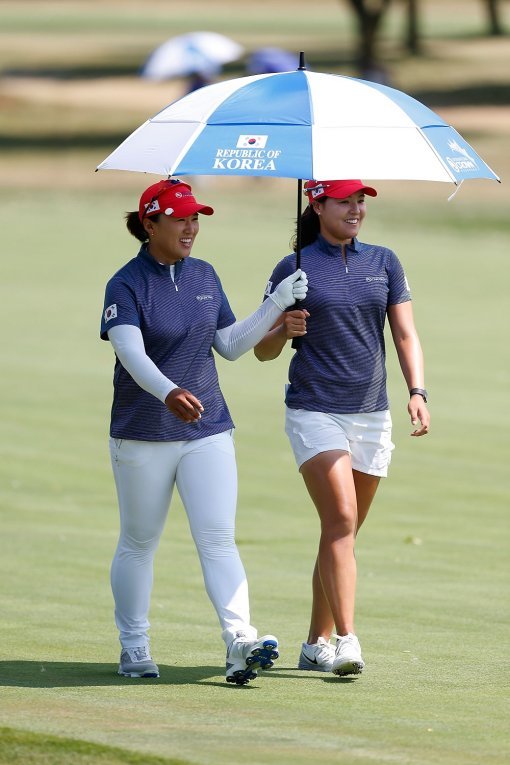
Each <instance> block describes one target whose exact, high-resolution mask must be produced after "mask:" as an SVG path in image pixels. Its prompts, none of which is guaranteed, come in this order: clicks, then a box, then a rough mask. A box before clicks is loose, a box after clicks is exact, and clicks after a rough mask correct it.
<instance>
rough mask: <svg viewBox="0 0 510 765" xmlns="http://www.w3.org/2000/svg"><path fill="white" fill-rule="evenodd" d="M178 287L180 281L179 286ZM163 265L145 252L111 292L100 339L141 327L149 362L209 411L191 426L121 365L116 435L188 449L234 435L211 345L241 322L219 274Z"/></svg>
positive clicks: (197, 265)
mask: <svg viewBox="0 0 510 765" xmlns="http://www.w3.org/2000/svg"><path fill="white" fill-rule="evenodd" d="M174 280H175V281H174ZM174 280H173V279H172V276H171V272H170V266H165V265H161V264H160V263H158V262H157V261H156V260H154V258H153V257H152V256H151V255H150V254H149V252H148V251H147V247H146V245H143V246H142V248H141V249H140V252H139V253H138V255H137V257H136V258H133V260H130V261H129V262H128V263H126V265H125V266H123V268H121V269H120V270H119V271H117V273H116V274H115V275H114V276H113V277H112V278H111V279H110V281H109V282H108V284H107V285H106V294H105V302H104V308H103V316H102V320H101V338H102V339H103V340H108V334H107V333H108V330H109V329H110V328H111V327H115V326H117V325H119V324H132V325H134V326H135V327H139V328H140V330H141V332H142V335H143V340H144V343H145V350H146V353H147V355H148V356H149V357H150V358H151V359H152V361H153V362H154V363H155V364H156V366H157V367H158V369H159V370H160V371H161V372H162V373H163V374H164V375H166V376H167V377H168V378H169V379H170V380H172V382H174V383H175V384H176V385H178V386H179V387H182V388H186V389H187V390H189V391H190V392H191V393H193V395H194V396H196V397H197V398H198V399H199V400H200V401H201V402H202V405H203V407H204V410H205V411H204V412H203V413H202V417H201V419H200V420H198V422H196V423H192V424H190V423H185V422H181V420H179V419H177V417H176V416H175V415H173V414H172V413H171V412H169V411H168V409H167V408H166V406H165V405H164V404H163V403H162V402H161V401H159V400H158V399H157V398H155V397H154V396H153V395H152V394H150V393H147V392H146V391H144V390H143V389H142V388H140V386H139V385H137V383H136V382H135V381H134V380H133V378H132V377H131V375H129V374H128V372H126V370H125V369H124V367H123V366H122V364H121V363H120V362H119V360H118V359H117V358H116V360H115V369H114V375H113V388H114V393H113V405H112V412H111V426H110V435H111V436H112V437H113V438H129V439H134V440H138V441H189V440H194V439H197V438H204V437H205V436H212V435H214V434H216V433H222V432H223V431H225V430H230V428H232V427H233V422H232V419H231V417H230V412H229V411H228V408H227V405H226V403H225V399H224V398H223V395H222V392H221V390H220V386H219V380H218V373H217V370H216V365H215V362H214V355H213V351H212V343H213V340H214V335H215V332H216V330H217V329H223V328H224V327H228V326H230V325H231V324H233V323H234V322H235V320H236V319H235V316H234V314H233V313H232V310H231V308H230V305H229V303H228V300H227V297H226V295H225V293H224V292H223V289H222V286H221V282H220V280H219V278H218V276H217V274H216V272H215V270H214V268H213V267H212V266H211V265H210V264H209V263H206V262H205V261H204V260H198V259H197V258H192V257H187V258H185V259H184V260H181V261H179V262H178V263H176V264H175V273H174Z"/></svg>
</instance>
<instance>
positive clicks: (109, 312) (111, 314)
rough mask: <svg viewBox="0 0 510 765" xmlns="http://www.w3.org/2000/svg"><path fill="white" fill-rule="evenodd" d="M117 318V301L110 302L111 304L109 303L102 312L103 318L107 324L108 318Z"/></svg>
mask: <svg viewBox="0 0 510 765" xmlns="http://www.w3.org/2000/svg"><path fill="white" fill-rule="evenodd" d="M116 318H117V303H112V305H109V306H108V308H107V309H106V310H105V312H104V320H105V323H106V324H107V323H108V322H109V321H110V319H116Z"/></svg>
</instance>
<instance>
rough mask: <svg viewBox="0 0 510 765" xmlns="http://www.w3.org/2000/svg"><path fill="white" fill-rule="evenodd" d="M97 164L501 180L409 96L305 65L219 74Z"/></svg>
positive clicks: (164, 170) (169, 171)
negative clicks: (268, 71) (225, 77)
mask: <svg viewBox="0 0 510 765" xmlns="http://www.w3.org/2000/svg"><path fill="white" fill-rule="evenodd" d="M98 169H99V170H134V171H139V172H149V173H156V174H160V175H164V176H169V175H181V174H182V175H247V176H273V177H287V178H298V179H304V178H315V179H322V178H359V177H362V178H370V179H385V180H392V179H395V180H428V181H450V182H453V183H455V184H458V183H459V182H461V181H463V180H466V179H470V178H490V179H493V180H499V178H498V177H497V175H495V173H494V172H493V171H492V170H491V169H490V167H488V165H486V164H485V162H484V161H483V160H482V159H481V158H480V157H479V156H478V154H477V153H476V152H475V151H474V149H473V148H472V147H471V146H470V145H469V144H468V143H467V142H466V141H465V140H464V139H463V138H462V137H461V136H460V135H459V133H457V131H456V130H455V129H454V128H453V127H451V126H449V125H448V124H447V123H446V122H444V121H443V120H442V119H441V117H439V116H438V115H437V114H435V113H434V112H433V111H431V110H430V109H429V108H427V107H426V106H424V105H423V104H421V103H420V102H419V101H417V100H416V99H414V98H411V96H408V95H407V94H405V93H403V92H401V91H399V90H395V89H394V88H389V87H387V86H385V85H379V84H377V83H373V82H368V81H365V80H359V79H355V78H351V77H344V76H341V75H335V74H323V73H319V72H309V71H307V70H305V69H304V68H302V69H301V68H300V69H298V70H297V71H294V72H282V73H277V74H262V75H254V76H251V77H240V78H237V79H234V80H225V81H223V82H219V83H216V84H214V85H209V86H207V87H204V88H201V89H200V90H198V91H195V92H194V93H191V94H189V95H187V96H184V98H181V99H179V100H178V101H175V102H174V103H172V104H170V105H169V106H167V107H166V108H165V109H163V110H162V111H161V112H159V113H158V114H156V115H155V116H154V117H152V118H150V119H149V120H147V122H145V123H144V124H143V125H141V126H140V127H139V128H138V129H137V130H135V132H134V133H132V134H131V135H130V136H129V137H128V138H126V140H125V141H124V142H123V143H122V144H121V145H120V146H119V147H118V148H117V149H115V151H113V152H112V153H111V154H110V156H109V157H107V158H106V159H105V160H104V161H103V162H102V163H101V164H100V165H99V166H98Z"/></svg>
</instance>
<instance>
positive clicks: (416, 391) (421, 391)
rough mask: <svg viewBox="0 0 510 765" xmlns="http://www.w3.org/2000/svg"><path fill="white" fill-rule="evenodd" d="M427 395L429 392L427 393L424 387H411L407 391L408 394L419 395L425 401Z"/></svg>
mask: <svg viewBox="0 0 510 765" xmlns="http://www.w3.org/2000/svg"><path fill="white" fill-rule="evenodd" d="M428 395H429V394H428V393H427V391H426V390H425V388H411V390H410V391H409V396H421V397H422V399H423V400H424V401H425V403H427V397H428Z"/></svg>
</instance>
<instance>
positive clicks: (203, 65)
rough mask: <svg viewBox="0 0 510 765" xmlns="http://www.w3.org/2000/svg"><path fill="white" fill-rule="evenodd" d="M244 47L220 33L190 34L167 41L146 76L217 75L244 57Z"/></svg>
mask: <svg viewBox="0 0 510 765" xmlns="http://www.w3.org/2000/svg"><path fill="white" fill-rule="evenodd" d="M243 53H244V49H243V47H242V46H241V45H239V44H238V43H236V42H235V41H234V40H231V39H230V38H229V37H225V35H220V34H218V33H217V32H190V33H189V34H186V35H179V36H178V37H172V38H171V39H170V40H167V41H166V42H164V43H163V44H162V45H160V46H159V47H158V48H156V50H155V51H153V53H151V55H150V56H149V58H148V59H147V61H146V62H145V64H144V65H143V67H142V71H141V74H142V77H146V78H147V79H150V80H167V79H171V78H172V77H186V76H188V75H190V74H202V75H214V74H217V73H218V72H219V71H220V70H221V67H222V65H223V64H227V63H228V62H229V61H235V60H236V59H237V58H239V57H240V56H242V54H243Z"/></svg>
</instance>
